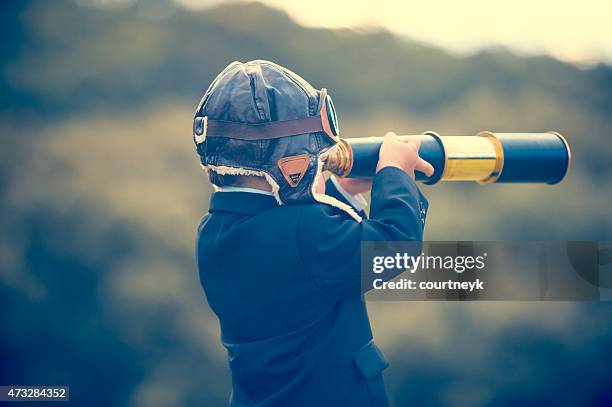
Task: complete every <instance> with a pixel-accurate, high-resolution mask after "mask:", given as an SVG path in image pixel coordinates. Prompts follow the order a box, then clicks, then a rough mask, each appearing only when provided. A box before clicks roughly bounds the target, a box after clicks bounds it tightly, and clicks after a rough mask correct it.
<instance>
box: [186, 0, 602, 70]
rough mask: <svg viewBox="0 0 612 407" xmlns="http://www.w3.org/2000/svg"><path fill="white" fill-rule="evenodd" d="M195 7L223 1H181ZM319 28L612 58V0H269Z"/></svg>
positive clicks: (461, 46)
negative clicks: (381, 29) (379, 31)
mask: <svg viewBox="0 0 612 407" xmlns="http://www.w3.org/2000/svg"><path fill="white" fill-rule="evenodd" d="M175 1H176V2H177V3H179V4H181V5H184V6H187V7H194V8H201V7H209V6H211V5H217V4H220V3H223V0H175ZM234 1H235V0H234ZM262 2H263V3H265V4H268V5H270V6H273V7H276V8H280V9H283V10H285V11H287V12H288V13H289V14H290V15H291V17H292V18H293V19H294V20H296V21H297V22H299V23H301V24H303V25H306V26H314V27H329V28H339V27H354V28H371V27H384V28H386V29H388V30H390V31H393V32H395V33H397V34H400V35H405V36H407V37H409V38H412V39H414V40H417V41H420V42H425V43H429V44H433V45H437V46H441V47H444V48H447V49H449V50H451V51H455V52H458V53H468V54H469V53H472V52H474V51H477V50H478V49H481V48H483V47H489V46H504V47H508V48H510V49H513V50H514V51H516V52H519V53H525V54H541V53H546V54H551V55H553V56H555V57H557V58H559V59H562V60H564V61H568V62H573V63H578V64H585V65H589V64H593V63H597V62H601V61H604V62H607V63H612V0H580V1H575V0H557V1H550V0H512V1H491V0H460V1H448V0H447V1H435V0H430V1H424V0H419V1H391V0H376V1H361V2H360V1H358V0H353V1H351V0H337V1H333V0H307V1H303V0H302V1H300V0H262Z"/></svg>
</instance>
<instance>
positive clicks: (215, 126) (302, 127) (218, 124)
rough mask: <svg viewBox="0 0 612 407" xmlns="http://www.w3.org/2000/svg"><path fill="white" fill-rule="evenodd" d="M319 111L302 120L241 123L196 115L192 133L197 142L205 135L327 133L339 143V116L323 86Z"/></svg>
mask: <svg viewBox="0 0 612 407" xmlns="http://www.w3.org/2000/svg"><path fill="white" fill-rule="evenodd" d="M319 100H320V102H319V114H318V115H317V116H310V117H304V118H301V119H293V120H283V121H276V122H266V123H257V124H248V123H238V122H231V121H225V120H208V117H207V116H204V117H196V118H195V119H194V121H193V134H194V140H195V142H196V144H200V143H203V142H204V140H205V139H206V137H227V138H232V139H238V140H246V141H251V140H269V139H275V138H281V137H289V136H295V135H298V134H305V133H315V132H324V133H325V134H326V135H327V136H328V137H329V138H330V139H331V140H332V141H333V142H335V143H337V142H338V134H339V127H338V118H337V117H336V109H335V108H334V103H333V102H332V100H331V97H330V96H329V95H328V94H327V89H325V88H323V89H321V93H320V97H319Z"/></svg>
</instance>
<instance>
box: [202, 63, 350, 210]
mask: <svg viewBox="0 0 612 407" xmlns="http://www.w3.org/2000/svg"><path fill="white" fill-rule="evenodd" d="M194 140H195V143H196V149H197V152H198V154H199V156H200V162H201V164H202V167H203V168H205V169H206V170H207V171H208V173H209V177H210V180H211V182H212V183H213V185H216V186H218V187H224V186H247V187H252V188H258V189H268V190H270V191H272V192H273V193H274V195H275V197H276V199H277V200H278V201H279V203H281V204H293V203H308V202H324V203H327V204H330V205H333V206H338V207H343V206H346V205H344V204H342V203H340V202H338V201H336V200H334V199H333V198H331V197H329V196H326V195H324V194H323V192H324V189H323V188H322V187H323V185H322V184H323V180H322V171H323V169H322V167H323V157H324V155H325V154H328V153H329V152H330V151H331V150H332V149H333V148H336V147H337V144H338V143H339V141H340V139H339V137H338V125H337V119H336V114H335V110H334V106H333V103H332V101H331V98H330V97H329V96H328V95H327V91H326V89H322V90H316V89H315V88H313V87H312V86H311V85H310V84H309V83H308V82H306V81H305V80H304V79H302V78H301V77H300V76H299V75H297V74H295V73H293V72H291V71H290V70H288V69H286V68H283V67H281V66H279V65H276V64H274V63H272V62H268V61H261V60H257V61H250V62H246V63H241V62H233V63H231V64H230V65H229V66H227V67H226V68H225V69H224V70H223V71H222V72H221V73H220V74H219V75H218V76H217V77H216V78H215V80H214V81H213V82H212V84H211V85H210V87H209V88H208V90H207V91H206V93H205V95H204V97H203V98H202V100H201V102H200V104H199V105H198V108H197V110H196V113H195V119H194ZM264 182H265V183H264ZM343 209H345V210H347V209H348V208H344V207H343ZM348 210H350V209H348Z"/></svg>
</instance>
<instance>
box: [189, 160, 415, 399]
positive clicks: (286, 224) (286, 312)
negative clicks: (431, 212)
mask: <svg viewBox="0 0 612 407" xmlns="http://www.w3.org/2000/svg"><path fill="white" fill-rule="evenodd" d="M326 187H327V191H326V193H327V194H328V195H332V196H334V197H335V198H337V199H341V200H343V201H344V202H346V200H345V199H344V198H343V197H342V195H341V194H340V193H339V192H338V191H337V189H336V188H335V187H334V186H333V184H332V183H331V182H328V183H327V185H326ZM371 196H372V199H371V209H370V214H371V217H370V219H364V220H363V221H362V222H360V223H359V222H357V221H355V220H354V219H353V218H351V217H349V216H348V215H347V214H346V213H344V212H343V211H341V210H339V209H336V208H334V207H331V206H328V205H324V204H308V205H283V206H278V204H277V203H276V201H275V199H274V197H272V196H267V195H261V194H254V193H248V192H216V193H214V194H213V195H212V197H211V201H210V210H209V213H208V214H207V215H206V216H204V218H203V219H202V222H201V224H200V226H199V228H198V236H197V245H196V246H197V247H196V252H197V253H196V257H197V265H198V270H199V273H200V281H201V283H202V287H203V288H204V291H205V293H206V297H207V300H208V303H209V305H210V307H211V308H212V310H213V311H214V313H215V314H216V315H217V316H218V318H219V322H220V325H221V341H222V343H223V346H224V347H225V348H226V349H227V352H228V358H229V367H230V370H231V375H232V394H231V396H230V405H231V406H257V407H270V406H341V405H345V406H385V405H387V404H388V402H387V396H386V391H385V386H384V382H383V378H382V374H381V372H382V370H383V369H385V368H386V367H387V366H388V363H387V361H386V360H385V358H384V356H383V355H382V353H381V351H380V350H379V348H378V347H377V346H376V344H375V343H374V341H373V340H372V331H371V328H370V322H369V320H368V314H367V310H366V305H365V301H364V300H363V297H362V293H361V277H360V246H361V245H360V243H361V242H362V241H380V240H394V241H421V240H422V236H423V227H424V223H425V214H426V210H427V200H426V199H425V198H424V197H423V195H422V194H421V193H420V192H419V190H418V188H417V186H416V184H415V183H414V181H413V180H412V179H410V177H408V175H406V173H404V172H403V171H401V170H399V169H397V168H393V167H387V168H383V169H382V170H381V171H379V172H378V174H377V175H376V177H375V179H374V183H373V186H372V195H371ZM361 215H362V216H364V217H365V214H364V213H361Z"/></svg>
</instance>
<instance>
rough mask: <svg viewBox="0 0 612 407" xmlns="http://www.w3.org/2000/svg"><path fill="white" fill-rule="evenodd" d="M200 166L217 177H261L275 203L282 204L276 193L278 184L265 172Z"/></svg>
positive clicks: (220, 166)
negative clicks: (270, 190) (268, 186)
mask: <svg viewBox="0 0 612 407" xmlns="http://www.w3.org/2000/svg"><path fill="white" fill-rule="evenodd" d="M200 166H201V167H202V169H203V170H204V171H209V172H214V173H216V174H218V175H252V176H256V177H263V178H265V180H266V181H267V182H268V184H270V188H272V194H273V195H274V198H275V199H276V202H278V204H279V205H282V204H283V201H282V200H281V198H280V194H279V192H278V191H279V189H280V188H279V186H278V183H277V182H276V181H275V180H274V178H272V176H271V175H270V174H268V173H267V172H265V171H256V170H250V169H247V168H241V167H229V166H226V165H212V164H208V165H204V164H200ZM211 180H212V177H211ZM213 185H214V184H213ZM214 186H215V187H217V188H218V187H219V186H218V185H214Z"/></svg>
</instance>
